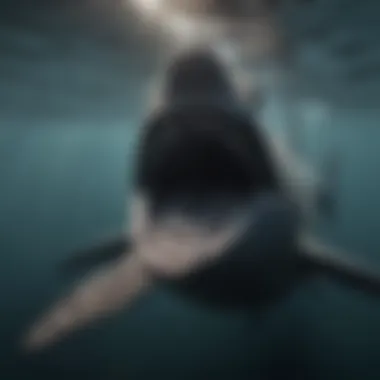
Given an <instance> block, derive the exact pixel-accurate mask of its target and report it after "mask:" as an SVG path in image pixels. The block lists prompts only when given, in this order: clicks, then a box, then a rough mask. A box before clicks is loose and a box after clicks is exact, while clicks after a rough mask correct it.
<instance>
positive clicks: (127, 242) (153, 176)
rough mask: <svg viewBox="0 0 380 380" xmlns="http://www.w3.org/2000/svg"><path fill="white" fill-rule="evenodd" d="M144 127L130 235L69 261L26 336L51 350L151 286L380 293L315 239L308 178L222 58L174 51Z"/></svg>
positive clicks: (232, 294) (260, 296) (211, 293)
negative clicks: (65, 288)
mask: <svg viewBox="0 0 380 380" xmlns="http://www.w3.org/2000/svg"><path fill="white" fill-rule="evenodd" d="M162 83H163V86H162V88H161V90H160V91H161V94H160V104H159V106H157V107H156V108H155V109H154V110H151V111H150V112H149V113H148V115H147V117H146V118H145V120H144V123H143V128H141V135H140V137H139V141H138V148H137V151H136V164H135V169H136V170H135V172H134V182H133V183H134V184H133V192H132V196H129V197H128V199H127V202H128V204H129V205H130V207H129V212H128V217H129V223H126V224H127V225H128V227H126V228H123V229H122V231H121V232H116V233H115V234H114V235H112V236H109V237H106V238H104V239H100V240H99V242H97V243H94V245H93V246H90V247H88V248H86V249H83V250H80V252H76V253H74V254H73V255H70V256H69V257H68V258H67V260H66V261H65V262H64V263H62V267H61V269H62V268H64V271H65V272H66V273H67V272H73V271H74V272H75V271H79V272H81V271H83V270H84V271H86V272H90V273H86V276H84V277H83V278H81V279H80V280H79V281H78V282H77V283H76V284H75V286H74V287H73V289H71V290H70V291H69V292H68V293H67V294H65V295H63V296H62V298H61V299H60V300H58V301H57V302H56V303H55V304H53V305H52V306H51V308H50V309H49V310H48V311H46V313H45V314H43V315H41V316H40V317H39V318H37V321H36V322H35V323H33V324H32V325H31V327H30V328H29V329H28V331H26V332H25V334H24V335H23V338H22V346H23V348H24V349H26V350H28V351H35V350H40V349H43V348H45V347H48V346H51V345H53V344H57V343H58V342H59V341H61V340H62V339H65V338H66V337H67V336H68V335H70V334H72V333H73V332H74V331H76V330H79V329H83V328H86V327H87V326H90V325H91V324H93V323H96V321H99V320H100V319H102V318H106V317H108V316H110V315H112V314H113V313H116V312H118V311H120V310H124V309H125V308H128V307H132V305H134V304H135V302H136V301H137V300H138V299H140V298H141V297H142V296H144V295H145V294H148V293H149V292H150V291H152V290H153V289H155V287H156V286H158V285H163V286H167V287H168V289H170V291H174V292H178V293H179V294H181V296H183V297H189V299H193V300H194V301H196V302H200V303H202V305H204V306H205V307H216V308H219V309H221V310H223V309H224V310H226V309H229V310H231V309H239V310H241V309H249V310H251V311H254V312H257V313H260V312H261V313H262V312H263V310H265V309H266V308H268V307H270V306H271V305H275V304H276V303H277V302H279V301H280V300H282V299H284V298H286V297H287V295H289V293H291V292H292V290H293V289H295V288H296V287H299V286H302V284H303V283H305V281H307V280H309V279H311V278H313V277H316V276H328V277H330V278H331V279H333V280H336V281H339V282H342V283H343V284H344V285H346V286H349V287H351V288H353V289H358V290H361V291H363V292H364V293H367V294H370V295H373V296H375V297H376V296H380V271H379V270H375V269H373V267H372V266H371V265H368V264H367V263H364V262H362V260H360V257H359V255H358V254H355V255H353V254H352V253H349V252H346V251H345V250H343V249H340V248H338V247H334V246H331V245H330V244H326V243H324V242H323V241H321V239H320V238H318V237H317V236H315V235H313V234H312V233H311V232H310V228H308V226H309V218H310V217H311V216H310V215H311V214H312V212H311V210H310V209H311V208H312V207H311V206H310V194H311V193H312V191H311V189H310V187H311V181H310V179H307V180H305V181H304V182H302V181H297V180H296V179H295V178H298V177H297V176H295V175H294V173H295V172H297V171H298V170H297V168H296V165H294V162H292V163H290V162H291V160H290V159H289V156H287V155H285V154H284V152H285V150H284V149H283V147H281V145H280V144H279V143H278V142H276V141H275V140H274V139H271V138H269V136H268V134H267V133H266V132H265V130H264V128H263V127H262V126H261V125H260V124H259V123H258V122H257V120H255V118H254V117H252V115H251V114H250V112H249V111H248V110H247V109H246V107H244V104H242V103H243V102H242V100H241V98H240V97H239V91H238V90H237V89H236V86H234V84H233V82H232V81H231V80H230V76H229V73H228V70H227V69H226V67H225V66H224V65H223V62H221V60H220V59H219V58H218V56H217V55H216V54H215V53H214V52H212V51H211V50H207V49H190V50H189V51H186V52H181V53H180V54H178V56H176V57H175V58H174V59H173V60H172V61H171V62H170V64H168V65H167V67H166V68H165V71H164V73H163V81H162Z"/></svg>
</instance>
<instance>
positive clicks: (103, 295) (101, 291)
mask: <svg viewBox="0 0 380 380" xmlns="http://www.w3.org/2000/svg"><path fill="white" fill-rule="evenodd" d="M151 284H152V278H151V276H150V273H149V272H148V271H147V270H146V269H145V267H144V265H143V264H142V262H141V261H140V260H139V257H138V256H136V255H134V254H131V255H129V256H127V257H126V258H123V259H122V260H120V261H118V262H117V263H115V264H114V265H112V266H111V267H109V268H107V269H105V270H103V271H99V272H98V273H96V274H95V275H94V276H91V277H90V278H89V279H87V280H85V281H84V282H83V283H81V284H79V285H78V286H77V287H76V288H75V289H74V290H73V291H72V293H71V294H69V295H68V296H66V297H64V298H63V299H62V300H61V301H59V302H58V303H57V304H56V305H55V306H54V307H53V308H52V309H51V310H50V311H49V312H48V313H47V314H46V315H45V316H43V317H42V318H41V319H40V320H38V321H37V323H36V324H35V325H34V326H32V328H31V329H30V331H29V332H28V333H27V335H26V337H25V339H24V340H23V342H22V343H23V347H24V348H25V349H27V350H37V349H40V348H43V347H45V346H48V345H50V344H52V343H55V342H57V341H59V340H60V339H62V338H64V337H65V336H66V335H67V334H69V333H70V332H72V331H74V330H77V329H79V328H83V327H86V326H87V325H89V324H90V323H91V322H93V321H94V320H96V319H99V318H104V317H106V316H107V315H109V314H112V313H114V312H117V311H118V310H120V309H121V308H123V307H124V306H125V305H128V304H131V303H132V302H133V301H134V300H135V299H136V298H138V297H139V296H140V295H142V294H143V293H144V292H145V291H147V290H148V289H149V285H151Z"/></svg>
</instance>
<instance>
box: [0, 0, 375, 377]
mask: <svg viewBox="0 0 380 380" xmlns="http://www.w3.org/2000/svg"><path fill="white" fill-rule="evenodd" d="M19 1H20V4H21V0H19ZM13 3H15V0H13ZM84 3H86V4H87V2H84ZM94 3H96V7H98V8H96V7H95V8H96V9H95V10H94V11H93V12H92V13H91V12H90V13H91V14H89V12H88V7H87V5H86V4H85V6H84V7H82V8H80V7H79V8H78V9H75V11H73V10H72V9H69V10H68V12H66V13H65V12H63V11H62V12H61V10H57V9H58V8H57V9H55V8H54V9H53V7H52V8H51V9H50V8H49V9H48V8H46V9H43V7H41V8H38V9H39V11H35V10H33V9H34V7H33V6H32V5H31V4H32V2H31V1H29V2H28V4H29V7H26V6H25V8H24V7H23V6H22V7H21V6H20V7H16V8H17V9H16V8H15V9H13V13H12V14H7V13H6V12H5V11H4V12H3V8H2V9H1V10H0V22H1V25H0V28H1V34H0V252H1V256H0V315H1V323H0V379H5V380H7V379H10V380H13V379H17V380H18V379H20V380H24V379H28V380H29V379H33V378H36V379H45V378H52V379H70V378H74V379H76V378H78V379H79V378H81V379H82V378H87V377H88V378H92V379H110V380H113V379H131V380H140V379H141V380H145V379H152V378H154V377H160V378H165V379H166V380H177V379H194V378H198V379H205V380H206V379H207V380H209V379H238V380H240V379H241V380H245V379H257V380H277V379H281V380H282V379H285V378H286V377H288V378H292V379H301V380H304V379H315V380H330V379H331V380H339V379H344V380H357V379H358V380H372V379H373V380H377V379H379V378H380V360H379V357H380V356H379V352H380V323H379V321H380V301H379V300H376V299H373V298H369V297H367V296H366V295H364V294H361V293H359V292H356V291H353V290H351V289H347V288H343V287H341V286H338V285H337V284H334V283H332V282H329V281H325V280H321V281H313V282H311V283H310V284H308V285H307V286H305V287H303V288H301V289H298V291H297V292H295V293H294V294H293V295H290V296H289V298H287V299H286V300H284V302H283V303H281V304H279V305H278V306H276V307H275V308H274V309H273V310H272V311H271V312H270V313H268V314H267V315H265V317H264V318H255V317H254V316H252V315H245V314H238V315H236V314H235V315H234V314H230V315H228V314H219V313H216V312H211V311H209V310H204V309H201V308H200V307H199V306H196V305H193V304H191V303H189V302H188V301H187V300H185V299H181V298H178V297H177V296H175V295H174V294H171V293H169V292H168V291H164V290H162V289H157V290H156V291H155V292H154V293H153V294H151V295H150V296H149V297H147V298H146V299H144V300H142V301H141V302H140V303H139V304H138V305H137V306H136V308H134V309H133V310H131V311H130V312H124V313H121V314H120V315H117V316H115V317H113V318H112V319H110V320H109V321H107V322H104V323H101V324H99V325H98V326H97V327H96V328H95V327H94V328H93V329H92V330H90V331H83V332H78V333H77V334H75V335H74V336H73V337H71V338H70V339H68V340H67V341H65V342H63V343H62V344H60V345H58V346H56V347H54V348H52V349H51V350H47V351H46V352H44V353H41V354H40V355H36V356H26V355H23V354H22V353H21V352H20V350H19V349H18V346H17V343H18V339H19V337H20V335H21V334H22V332H24V331H25V328H26V327H27V326H28V324H29V323H30V322H31V321H32V320H33V319H34V318H35V317H36V316H37V315H38V313H39V312H41V311H42V310H43V309H45V307H46V306H47V305H48V304H49V303H50V302H51V301H53V300H54V299H55V298H56V297H57V296H59V295H60V294H61V293H62V292H64V291H65V289H67V288H68V287H69V286H70V284H71V281H72V279H69V278H65V277H64V276H62V275H61V274H60V273H59V272H58V271H57V267H58V266H59V263H60V262H61V260H62V259H64V258H65V257H66V255H67V254H68V253H70V252H71V251H72V250H73V249H75V248H78V247H82V246H84V245H86V244H88V243H91V242H92V241H93V239H96V238H98V237H99V236H100V235H103V233H105V232H108V231H109V230H110V229H113V228H118V227H120V225H121V224H122V222H123V218H124V215H125V209H126V207H128V190H129V180H130V177H131V176H130V174H131V170H132V169H133V160H134V150H133V147H134V143H135V141H136V128H137V126H138V119H136V118H135V117H136V114H137V113H138V112H140V111H139V110H138V108H139V107H140V106H141V104H142V103H143V99H141V96H140V95H141V94H139V91H140V89H141V87H144V86H145V85H146V82H148V79H147V76H146V75H145V74H144V73H145V71H149V70H148V69H147V67H151V66H152V65H154V62H153V58H152V56H154V54H153V53H152V51H153V50H154V48H157V46H155V42H153V43H151V44H150V45H149V44H148V45H149V49H150V50H149V49H148V47H147V46H145V47H143V45H142V43H141V41H140V40H139V42H138V43H135V42H134V43H131V40H132V38H130V37H129V35H127V34H126V30H125V25H126V22H125V18H123V17H124V16H122V12H121V8H120V9H119V8H118V7H117V6H115V7H114V8H113V7H110V10H109V9H108V7H107V6H105V5H104V6H103V8H102V6H101V5H99V4H100V2H95V1H94ZM118 3H119V2H117V1H115V4H118ZM314 3H316V4H317V5H315V6H314V5H313V2H311V5H310V6H307V7H301V8H300V9H299V12H298V18H297V20H296V21H294V20H293V21H291V22H290V23H289V25H291V26H292V27H293V29H294V30H293V33H294V36H295V37H297V38H298V39H299V40H305V41H299V42H300V43H304V44H305V46H306V47H307V48H305V49H303V50H302V49H301V52H300V54H299V73H300V81H301V82H302V83H301V86H300V90H302V91H301V92H302V94H303V96H304V97H305V98H306V99H312V100H313V99H314V98H315V97H316V98H318V99H319V100H322V101H323V102H324V103H327V105H328V106H329V107H330V112H329V118H328V121H326V120H325V121H324V122H323V123H321V122H320V123H317V124H318V125H317V127H315V126H313V125H309V124H308V123H306V122H305V121H303V122H302V123H301V125H302V131H301V133H300V134H299V135H298V139H297V143H298V146H297V148H298V149H299V150H300V151H301V152H302V153H303V155H304V156H303V157H304V159H305V160H307V161H309V162H311V163H312V164H314V165H316V167H317V168H320V167H321V162H322V161H323V158H324V157H325V155H328V154H330V153H331V152H332V151H334V150H336V151H338V152H339V157H340V159H341V162H342V167H341V172H340V176H339V186H338V197H337V199H338V203H337V213H336V216H333V217H332V218H331V219H326V220H320V222H319V224H318V225H317V226H316V229H317V230H318V232H319V233H320V234H321V235H322V236H324V237H325V238H326V239H328V240H329V241H331V242H334V243H336V244H339V245H341V246H342V247H344V248H347V249H349V250H352V251H353V252H358V254H359V255H360V256H361V257H363V258H367V259H368V260H371V262H373V263H374V265H375V264H376V265H378V266H379V268H380V252H379V247H380V233H379V232H380V231H379V225H380V217H379V215H380V198H379V189H380V183H379V178H380V177H379V162H380V153H379V152H380V151H379V144H380V129H379V128H378V120H379V117H380V111H379V109H380V108H379V107H378V106H379V102H378V101H377V99H378V98H379V96H378V95H379V91H378V89H379V88H380V86H379V72H380V71H379V70H378V69H377V68H378V67H379V65H378V62H379V60H378V58H379V56H378V51H380V50H379V49H376V47H377V46H378V37H377V36H378V33H376V32H375V31H377V30H378V25H379V24H378V20H377V17H376V15H377V14H378V12H377V8H376V7H378V4H379V3H378V2H377V1H370V0H366V1H364V0H363V1H362V2H361V3H360V7H359V6H357V4H356V3H355V2H350V4H351V5H349V4H348V3H345V2H344V1H343V0H335V1H332V0H331V1H330V0H319V1H317V2H314ZM25 4H26V3H25ZM25 4H24V5H25ZM78 4H79V2H78ZM102 4H103V3H102ZM104 4H106V2H104ZM107 4H108V2H107ZM318 4H321V5H320V6H319V5H318ZM318 6H319V11H318V9H317V8H318ZM359 8H360V9H359ZM4 9H5V8H4ZM36 9H37V8H36ZM32 10H33V11H32ZM40 11H41V12H40ZM316 11H318V12H317V13H315V12H316ZM296 13H297V12H296ZM317 14H318V17H314V16H316V15H317ZM293 15H294V13H293ZM312 21H315V22H314V23H313V22H312ZM131 24H132V22H131ZM128 25H129V24H128ZM318 28H319V29H318ZM307 30H309V32H308V33H309V34H307V33H306V32H307ZM313 33H314V37H313ZM313 38H314V39H313ZM352 41H354V44H353V45H351V50H352V49H354V50H355V43H356V53H355V54H356V55H355V54H354V56H352V54H351V56H347V55H346V56H344V55H343V56H340V57H339V56H338V57H337V56H335V55H334V54H335V52H336V49H337V48H338V47H339V46H340V45H342V46H343V47H344V46H346V53H347V49H348V50H349V48H350V46H349V45H350V43H351V42H352ZM376 44H377V45H376ZM347 46H348V48H347ZM352 46H353V48H352ZM358 47H359V48H358ZM360 48H362V50H360ZM144 49H145V51H143V50H144ZM140 50H141V51H140ZM147 50H149V52H150V53H149V52H147ZM358 52H359V53H358ZM301 53H302V54H301ZM376 65H377V66H376ZM356 69H357V71H358V72H359V73H360V72H361V73H362V74H363V73H364V74H365V73H368V74H367V78H365V75H364V74H363V75H364V76H363V75H362V79H361V80H359V81H356V82H355V81H354V82H351V81H350V80H349V76H350V74H349V73H350V72H352V70H353V71H355V70H356ZM144 70H145V71H144ZM376 70H377V71H376ZM301 74H302V75H301ZM141 78H143V79H141ZM363 78H364V79H363ZM141 83H142V85H141ZM302 109H303V107H302V106H300V107H299V108H298V111H297V112H302ZM132 116H133V117H134V118H135V119H132ZM277 116H278V119H279V120H280V121H281V120H283V117H282V116H283V115H281V113H280V114H279V115H277ZM272 118H273V114H272ZM298 120H300V119H298ZM319 124H321V125H319ZM289 125H291V121H290V124H289V120H288V122H287V123H284V125H281V126H280V127H281V128H282V129H284V128H285V129H286V128H287V127H289ZM280 127H279V128H280ZM281 128H280V129H281Z"/></svg>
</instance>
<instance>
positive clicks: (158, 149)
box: [142, 105, 275, 208]
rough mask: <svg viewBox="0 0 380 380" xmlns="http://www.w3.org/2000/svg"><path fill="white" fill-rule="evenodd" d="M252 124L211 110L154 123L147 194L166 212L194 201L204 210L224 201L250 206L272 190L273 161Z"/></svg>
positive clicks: (176, 111) (179, 110)
mask: <svg viewBox="0 0 380 380" xmlns="http://www.w3.org/2000/svg"><path fill="white" fill-rule="evenodd" d="M249 123H250V121H249V120H247V119H246V118H245V117H242V116H241V115H240V114H237V113H234V112H232V111H231V112H230V111H228V110H226V109H223V108H219V107H217V106H210V105H207V106H206V105H192V106H181V107H176V108H173V109H171V110H169V111H168V112H165V113H164V114H162V115H160V116H159V117H158V118H156V119H154V121H153V123H152V124H151V128H150V130H149V131H148V135H147V136H146V146H145V151H146V152H147V154H149V159H146V160H142V161H145V163H144V162H143V167H142V173H143V178H144V179H145V183H144V185H145V188H146V189H149V196H150V198H151V199H152V200H153V203H154V204H157V205H160V207H165V205H167V204H168V203H169V202H170V203H171V204H174V202H175V201H176V200H177V201H178V202H181V203H182V204H183V202H184V200H186V199H188V200H189V201H190V198H191V199H192V200H193V205H192V206H193V207H195V208H196V205H195V204H194V203H197V204H198V205H199V206H200V207H201V206H202V203H203V201H207V203H208V204H209V205H210V203H213V202H219V201H221V200H222V199H223V200H224V201H226V200H227V199H231V200H233V202H235V204H236V201H237V200H238V199H240V200H244V199H247V197H250V196H252V194H254V193H256V192H258V191H260V190H263V189H265V188H268V187H272V186H273V184H274V182H275V180H274V179H273V178H271V176H270V175H268V173H272V171H271V170H266V168H267V165H269V159H268V158H267V157H266V155H265V154H264V150H263V147H262V145H261V141H259V140H258V139H256V136H255V135H254V134H253V132H252V130H251V125H250V124H249Z"/></svg>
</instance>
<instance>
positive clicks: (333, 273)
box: [298, 235, 380, 296]
mask: <svg viewBox="0 0 380 380" xmlns="http://www.w3.org/2000/svg"><path fill="white" fill-rule="evenodd" d="M298 247H299V253H300V255H301V258H302V260H303V262H304V263H305V264H306V265H307V266H308V268H309V269H311V270H312V271H313V272H314V273H320V274H324V275H327V276H329V277H331V278H333V279H334V280H337V281H339V282H341V283H343V284H344V285H348V286H350V287H352V288H354V289H357V290H360V291H363V292H365V293H368V294H370V295H373V296H380V270H376V269H374V268H372V267H370V266H369V265H368V264H365V263H361V262H359V261H358V260H356V259H354V258H353V257H352V255H349V254H348V253H346V252H344V251H343V250H338V249H336V248H333V247H330V246H328V245H324V244H322V243H320V242H319V241H318V240H316V239H315V238H313V237H312V236H306V235H303V236H301V237H300V239H299V242H298Z"/></svg>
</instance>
